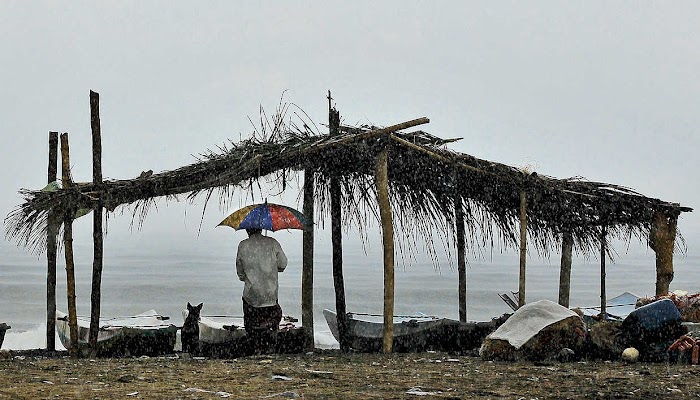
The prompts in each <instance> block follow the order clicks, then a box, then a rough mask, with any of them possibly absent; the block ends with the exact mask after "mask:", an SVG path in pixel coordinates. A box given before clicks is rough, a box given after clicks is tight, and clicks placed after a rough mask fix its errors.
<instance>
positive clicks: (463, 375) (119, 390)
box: [0, 350, 700, 399]
mask: <svg viewBox="0 0 700 400" xmlns="http://www.w3.org/2000/svg"><path fill="white" fill-rule="evenodd" d="M37 354H38V353H32V352H31V351H14V352H3V357H4V358H3V359H0V399H48V398H52V399H54V398H61V399H78V398H80V399H113V398H135V399H136V398H140V399H177V398H197V399H216V398H236V399H259V398H273V399H274V398H308V399H327V398H328V399H332V398H345V399H366V398H377V399H406V398H421V397H436V398H454V399H466V398H486V399H488V398H494V399H495V398H504V399H554V398H556V399H583V398H633V399H649V398H668V399H671V398H673V399H685V398H698V397H700V367H698V366H690V365H679V364H665V363H658V364H646V363H637V364H624V363H621V362H604V361H595V362H594V361H581V362H571V363H559V362H546V363H531V362H515V363H511V362H488V361H483V360H481V359H480V358H478V357H471V356H454V355H450V354H446V353H412V354H391V355H382V354H341V353H340V352H339V351H335V350H330V351H329V350H324V351H316V352H314V353H308V354H303V355H272V356H255V357H247V358H239V359H226V360H211V359H201V358H191V357H187V356H186V355H184V356H183V355H182V354H177V355H173V356H169V357H152V358H124V359H116V358H109V359H106V358H104V359H71V358H69V357H67V356H66V355H65V353H56V354H53V355H48V357H46V356H47V355H46V354H44V355H41V356H38V355H37Z"/></svg>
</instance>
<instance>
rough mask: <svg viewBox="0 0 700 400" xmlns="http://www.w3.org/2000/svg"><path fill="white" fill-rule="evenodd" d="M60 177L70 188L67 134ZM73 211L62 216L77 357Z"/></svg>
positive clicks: (72, 343) (73, 352)
mask: <svg viewBox="0 0 700 400" xmlns="http://www.w3.org/2000/svg"><path fill="white" fill-rule="evenodd" d="M61 166H62V168H61V172H62V173H61V177H62V181H63V188H64V189H68V188H70V187H71V186H72V178H71V174H70V149H69V148H68V134H67V133H62V134H61ZM74 216H75V209H74V208H73V207H68V209H67V210H66V211H65V214H64V215H63V248H64V251H65V255H66V288H67V290H66V292H67V298H68V326H69V327H70V348H69V349H68V352H69V354H70V355H71V356H73V357H75V356H77V355H78V314H77V311H76V307H75V265H74V263H73V217H74Z"/></svg>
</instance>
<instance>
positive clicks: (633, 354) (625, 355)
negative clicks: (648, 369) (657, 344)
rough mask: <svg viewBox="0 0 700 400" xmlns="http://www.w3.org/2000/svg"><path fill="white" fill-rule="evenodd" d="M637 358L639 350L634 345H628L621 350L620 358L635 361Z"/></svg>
mask: <svg viewBox="0 0 700 400" xmlns="http://www.w3.org/2000/svg"><path fill="white" fill-rule="evenodd" d="M638 359H639V350H637V349H635V348H634V347H628V348H626V349H625V351H623V352H622V360H623V361H627V362H637V360H638Z"/></svg>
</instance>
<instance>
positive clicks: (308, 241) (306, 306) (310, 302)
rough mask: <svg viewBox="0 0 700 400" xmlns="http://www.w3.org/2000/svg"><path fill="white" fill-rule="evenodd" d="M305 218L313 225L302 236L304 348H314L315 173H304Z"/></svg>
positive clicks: (302, 323)
mask: <svg viewBox="0 0 700 400" xmlns="http://www.w3.org/2000/svg"><path fill="white" fill-rule="evenodd" d="M303 211H304V216H306V218H307V219H308V220H309V221H310V222H311V223H312V225H311V226H310V227H308V228H306V229H304V232H303V236H302V272H301V326H302V327H303V328H304V334H305V335H306V340H305V341H304V344H305V346H304V348H305V349H306V350H313V348H314V229H315V228H314V225H313V221H314V178H313V171H311V170H308V169H307V170H306V171H304V209H303Z"/></svg>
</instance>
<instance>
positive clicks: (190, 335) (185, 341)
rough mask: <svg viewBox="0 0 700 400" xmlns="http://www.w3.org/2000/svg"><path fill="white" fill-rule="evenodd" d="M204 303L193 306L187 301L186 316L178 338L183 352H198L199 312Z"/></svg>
mask: <svg viewBox="0 0 700 400" xmlns="http://www.w3.org/2000/svg"><path fill="white" fill-rule="evenodd" d="M203 305H204V303H199V305H197V306H193V305H192V304H190V303H189V302H188V303H187V312H188V313H187V318H185V323H184V324H183V325H182V332H181V335H180V340H181V341H182V351H183V353H189V354H197V353H198V352H199V314H200V312H201V311H202V306H203Z"/></svg>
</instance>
